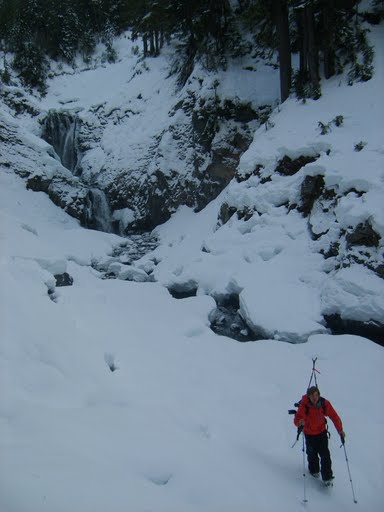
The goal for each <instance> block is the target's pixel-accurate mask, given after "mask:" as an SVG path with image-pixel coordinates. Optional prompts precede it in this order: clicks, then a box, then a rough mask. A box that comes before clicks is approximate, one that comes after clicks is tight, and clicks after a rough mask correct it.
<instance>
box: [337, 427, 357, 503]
mask: <svg viewBox="0 0 384 512" xmlns="http://www.w3.org/2000/svg"><path fill="white" fill-rule="evenodd" d="M340 437H341V436H340ZM341 446H342V447H343V448H344V454H345V462H346V463H347V468H348V475H349V481H350V482H351V489H352V496H353V502H354V503H357V500H356V496H355V491H354V489H353V482H352V477H351V471H350V469H349V461H348V456H347V450H346V449H345V440H344V438H342V437H341ZM341 446H340V448H341Z"/></svg>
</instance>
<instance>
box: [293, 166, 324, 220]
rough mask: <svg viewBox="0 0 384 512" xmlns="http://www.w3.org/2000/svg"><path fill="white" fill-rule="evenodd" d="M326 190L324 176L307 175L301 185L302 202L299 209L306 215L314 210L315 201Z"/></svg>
mask: <svg viewBox="0 0 384 512" xmlns="http://www.w3.org/2000/svg"><path fill="white" fill-rule="evenodd" d="M323 190H324V178H323V176H319V175H318V176H306V177H305V178H304V181H303V183H302V185H301V204H300V206H299V208H298V209H299V211H301V212H302V213H303V215H304V216H305V217H306V216H307V215H309V213H310V212H311V210H312V207H313V205H314V202H315V201H316V199H318V198H319V197H320V196H321V195H322V193H323Z"/></svg>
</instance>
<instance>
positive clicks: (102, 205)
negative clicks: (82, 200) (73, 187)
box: [87, 188, 112, 232]
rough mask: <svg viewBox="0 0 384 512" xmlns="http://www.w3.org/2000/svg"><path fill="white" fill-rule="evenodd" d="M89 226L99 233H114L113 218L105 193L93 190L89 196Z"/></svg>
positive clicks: (97, 189) (96, 189)
mask: <svg viewBox="0 0 384 512" xmlns="http://www.w3.org/2000/svg"><path fill="white" fill-rule="evenodd" d="M87 225H88V227H89V228H91V229H97V230H98V231H106V232H111V231H112V217H111V210H110V208H109V204H108V200H107V197H106V195H105V193H104V192H103V191H102V190H100V189H99V188H91V189H90V190H89V192H88V196H87Z"/></svg>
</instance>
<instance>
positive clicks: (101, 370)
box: [0, 169, 384, 512]
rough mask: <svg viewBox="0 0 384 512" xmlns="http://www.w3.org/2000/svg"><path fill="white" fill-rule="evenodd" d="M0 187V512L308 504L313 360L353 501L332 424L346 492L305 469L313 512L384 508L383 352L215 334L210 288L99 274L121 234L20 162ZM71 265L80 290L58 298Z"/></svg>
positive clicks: (364, 346)
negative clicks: (173, 288) (71, 211)
mask: <svg viewBox="0 0 384 512" xmlns="http://www.w3.org/2000/svg"><path fill="white" fill-rule="evenodd" d="M0 185H1V186H0V213H1V222H0V229H1V231H0V237H1V243H2V249H3V250H2V258H1V262H0V279H1V283H2V288H1V294H0V311H1V344H0V376H1V377H0V379H1V394H0V432H1V435H0V453H1V459H0V490H1V492H0V510H1V511H2V512H35V511H36V512H37V511H39V512H44V511H47V512H68V511H69V510H71V511H76V512H77V511H79V512H80V511H81V512H88V511H89V512H105V510H109V511H111V512H120V511H121V512H123V511H124V512H127V511H128V512H144V511H149V510H153V511H156V512H176V511H180V510H182V511H183V512H184V511H185V512H189V511H190V512H193V511H196V512H197V511H199V512H201V511H204V512H218V511H220V512H223V511H224V512H230V511H233V510H239V511H241V512H250V511H251V510H255V509H257V510H262V511H270V512H272V511H275V510H280V509H284V510H286V511H287V512H295V511H297V510H298V508H300V507H301V506H302V503H301V501H302V499H303V493H304V487H303V484H304V481H303V476H302V452H301V440H300V442H299V444H298V445H296V447H295V448H294V449H291V445H292V443H293V441H294V439H295V437H296V431H295V429H294V427H293V425H292V417H291V416H288V415H287V409H288V408H290V407H292V404H293V402H294V401H296V400H297V399H298V398H300V396H301V394H302V392H303V391H305V388H306V385H307V383H308V377H309V374H310V370H311V368H312V358H314V357H317V358H318V359H317V368H318V369H319V370H320V372H321V374H320V375H318V383H319V385H320V387H321V390H322V393H323V395H324V396H326V397H328V398H329V399H330V400H331V401H332V402H333V404H334V406H335V407H336V409H337V410H338V412H339V413H340V415H341V417H342V419H343V422H344V429H345V431H346V433H347V444H346V448H347V454H348V458H349V464H350V469H351V474H352V478H353V485H354V492H355V494H356V498H357V500H358V504H357V505H355V504H354V503H353V497H352V489H351V487H350V481H349V476H348V472H347V467H346V461H345V456H344V452H343V450H342V449H340V447H339V444H340V443H339V438H338V436H337V434H336V432H335V430H334V429H333V427H332V426H331V427H330V428H331V432H332V437H331V440H330V446H331V451H332V455H333V467H334V472H335V476H336V480H335V487H334V488H333V489H332V490H330V491H325V490H324V489H322V488H321V486H320V484H319V482H316V481H311V480H310V479H309V477H308V476H307V477H306V491H305V492H306V496H307V499H308V500H309V502H308V505H307V506H309V507H310V509H311V510H313V511H319V512H320V511H323V510H324V508H326V509H327V510H328V511H329V512H340V511H344V512H349V511H350V510H352V509H353V510H355V509H356V510H357V509H360V508H361V509H364V510H370V511H371V512H378V511H379V510H381V507H382V503H383V498H384V496H383V490H382V480H383V476H384V475H383V466H382V455H383V454H382V450H381V448H380V446H381V444H380V440H381V435H382V425H383V421H384V417H383V410H382V407H380V406H379V404H380V403H381V389H382V384H383V372H382V368H383V364H384V352H383V349H382V348H381V347H379V346H378V345H376V344H374V343H372V342H370V341H368V340H366V339H363V338H358V337H353V336H329V335H316V336H312V337H311V338H310V340H309V341H308V343H305V344H288V343H283V342H279V341H276V340H265V341H260V342H256V343H246V344H244V343H237V342H234V341H233V340H230V339H228V338H225V337H220V336H217V335H215V334H214V333H213V332H212V331H211V330H210V329H209V322H208V316H209V313H210V312H211V310H212V309H213V308H214V307H215V304H214V302H213V300H212V299H211V298H209V297H207V296H198V297H191V298H188V299H184V300H176V299H173V298H172V297H171V295H170V294H169V293H168V292H167V291H166V290H165V288H164V287H163V286H161V284H158V283H133V282H126V281H122V280H105V279H100V274H99V273H98V272H97V271H96V270H94V269H93V268H92V267H91V266H90V263H91V262H92V260H94V259H95V258H102V257H103V256H106V255H107V254H108V253H110V251H111V248H112V246H113V245H115V244H116V243H118V242H120V241H122V239H119V238H118V237H116V236H115V235H111V234H106V233H100V232H97V231H89V230H88V231H87V230H85V229H84V228H81V227H79V225H78V224H77V222H76V221H75V220H73V219H72V218H70V217H68V216H67V214H65V213H64V212H62V211H61V210H59V209H58V208H57V207H55V206H54V205H53V204H52V203H51V202H50V201H49V200H48V198H47V197H46V196H45V195H44V194H43V193H34V192H32V191H27V190H25V187H24V185H23V183H22V181H21V178H18V177H17V176H15V175H14V174H13V173H12V172H10V171H9V170H6V169H2V172H1V174H0ZM179 218H180V217H179ZM190 235H191V237H193V235H194V234H193V233H190ZM195 235H196V233H195ZM63 271H67V272H68V273H69V274H70V275H71V276H72V277H73V279H74V281H73V285H72V286H67V287H61V288H56V289H55V290H54V293H52V288H53V287H54V283H55V280H54V279H53V274H54V273H55V274H56V273H61V272H63ZM48 289H50V290H51V293H50V294H48V293H47V291H48ZM50 297H51V298H50ZM51 299H53V300H51ZM110 368H112V369H114V371H113V372H112V371H110Z"/></svg>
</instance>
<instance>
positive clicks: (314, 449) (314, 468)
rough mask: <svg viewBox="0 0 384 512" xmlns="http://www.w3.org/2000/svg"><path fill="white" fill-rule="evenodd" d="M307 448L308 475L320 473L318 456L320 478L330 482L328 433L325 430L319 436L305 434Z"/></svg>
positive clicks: (331, 474) (330, 465)
mask: <svg viewBox="0 0 384 512" xmlns="http://www.w3.org/2000/svg"><path fill="white" fill-rule="evenodd" d="M305 443H306V446H307V459H308V470H309V472H310V473H319V472H320V463H319V456H320V459H321V478H322V479H323V480H330V479H331V478H333V473H332V461H331V454H330V453H329V448H328V433H327V431H326V430H324V432H322V433H321V434H318V435H315V436H310V435H308V434H305Z"/></svg>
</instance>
